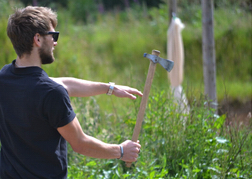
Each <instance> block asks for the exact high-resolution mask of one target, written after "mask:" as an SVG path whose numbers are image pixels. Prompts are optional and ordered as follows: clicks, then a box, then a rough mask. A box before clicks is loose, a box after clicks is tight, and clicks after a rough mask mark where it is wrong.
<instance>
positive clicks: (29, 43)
mask: <svg viewBox="0 0 252 179" xmlns="http://www.w3.org/2000/svg"><path fill="white" fill-rule="evenodd" d="M56 25H57V15H56V13H55V12H53V11H52V10H51V9H49V8H45V7H31V6H28V7H26V8H24V9H18V10H16V12H15V13H14V14H13V15H11V16H10V18H9V21H8V26H7V34H8V36H9V38H10V40H11V42H12V44H13V47H14V49H15V51H16V53H17V59H16V60H14V61H13V62H12V63H11V64H8V65H5V66H4V67H3V68H2V69H1V71H0V140H1V145H2V146H1V155H0V178H15V179H17V178H33V179H34V178H57V179H58V178H67V145H66V141H67V142H69V144H70V145H71V147H72V148H73V150H74V151H75V152H78V153H80V154H83V155H86V156H89V157H94V158H104V159H117V158H118V159H121V160H123V161H125V162H134V161H136V160H137V157H138V153H139V151H140V148H141V145H140V144H139V142H132V141H130V140H126V141H125V142H123V143H121V144H120V145H117V144H107V143H104V142H102V141H100V140H98V139H96V138H94V137H91V136H88V135H86V134H85V133H84V132H83V131H82V128H81V126H80V124H79V122H78V119H77V117H76V115H75V113H74V111H73V109H72V107H71V104H70V100H69V96H79V97H84V96H92V95H98V94H104V93H108V94H114V95H116V96H118V97H128V98H130V99H135V98H136V97H135V96H134V94H136V95H139V96H142V93H141V92H139V91H138V90H136V89H134V88H130V87H126V86H119V85H113V84H106V83H100V82H91V81H85V80H80V79H75V78H64V77H63V78H49V77H48V76H47V74H46V73H45V71H43V70H42V69H41V65H42V64H49V63H52V62H53V61H54V57H53V50H54V47H55V46H56V45H57V39H58V36H59V32H55V28H56Z"/></svg>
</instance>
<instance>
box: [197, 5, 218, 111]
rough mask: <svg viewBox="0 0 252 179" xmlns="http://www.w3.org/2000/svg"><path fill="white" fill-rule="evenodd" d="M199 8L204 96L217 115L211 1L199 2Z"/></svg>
mask: <svg viewBox="0 0 252 179" xmlns="http://www.w3.org/2000/svg"><path fill="white" fill-rule="evenodd" d="M201 6H202V50H203V70H204V84H205V95H206V96H207V98H208V100H211V104H210V106H211V107H212V108H214V109H215V110H216V114H217V95H216V64H215V43H214V19H213V0H201Z"/></svg>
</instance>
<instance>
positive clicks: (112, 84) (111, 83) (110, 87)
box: [107, 82, 115, 95]
mask: <svg viewBox="0 0 252 179" xmlns="http://www.w3.org/2000/svg"><path fill="white" fill-rule="evenodd" d="M109 84H110V86H109V89H108V92H107V95H112V93H113V91H114V87H115V83H113V82H109Z"/></svg>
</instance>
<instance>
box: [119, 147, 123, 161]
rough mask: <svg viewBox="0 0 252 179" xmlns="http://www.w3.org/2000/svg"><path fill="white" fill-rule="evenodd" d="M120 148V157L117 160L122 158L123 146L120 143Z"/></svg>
mask: <svg viewBox="0 0 252 179" xmlns="http://www.w3.org/2000/svg"><path fill="white" fill-rule="evenodd" d="M120 149H121V157H120V158H119V160H120V159H122V158H123V146H122V145H120Z"/></svg>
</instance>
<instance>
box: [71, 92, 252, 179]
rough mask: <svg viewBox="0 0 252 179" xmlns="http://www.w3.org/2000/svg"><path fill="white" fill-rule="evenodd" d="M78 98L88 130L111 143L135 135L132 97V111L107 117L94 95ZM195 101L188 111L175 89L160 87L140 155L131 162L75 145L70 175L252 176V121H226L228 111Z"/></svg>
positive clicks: (76, 102) (149, 108)
mask: <svg viewBox="0 0 252 179" xmlns="http://www.w3.org/2000/svg"><path fill="white" fill-rule="evenodd" d="M202 98H203V97H202ZM73 103H74V106H75V108H76V110H77V112H78V114H77V116H78V118H79V120H80V123H81V125H82V126H83V130H84V131H85V132H87V133H90V134H91V135H94V136H95V137H97V138H99V139H101V140H103V141H106V142H109V143H120V142H122V141H124V140H125V139H126V138H128V136H131V135H132V131H133V128H134V125H135V120H136V117H135V116H136V113H137V109H131V108H130V107H129V106H132V104H130V103H129V102H128V103H126V104H125V105H126V106H128V109H129V110H126V111H125V114H126V115H118V114H117V116H114V115H115V114H105V116H106V117H104V118H100V111H99V106H98V104H97V103H96V101H95V100H94V98H91V99H90V100H87V101H85V102H84V101H82V100H81V99H77V100H74V102H73ZM136 103H138V101H136ZM135 105H136V106H139V104H135ZM133 106H134V105H133ZM190 107H191V111H190V114H186V113H183V111H182V109H180V108H179V107H178V106H177V105H175V104H174V103H173V102H172V98H171V97H170V94H169V95H168V96H167V93H166V92H165V91H161V92H160V91H158V89H156V88H154V90H153V91H152V93H151V95H150V97H149V103H148V106H147V109H146V116H145V118H144V123H143V126H142V130H141V134H140V136H139V140H140V143H141V145H142V149H141V153H140V156H139V158H138V161H137V162H136V163H134V164H133V166H132V167H131V168H126V167H125V164H124V162H122V161H118V160H99V159H93V158H88V157H83V156H81V155H78V154H76V153H74V152H73V151H71V149H70V150H69V156H70V157H69V178H239V177H240V178H249V177H251V176H252V173H251V164H252V162H251V161H252V157H251V156H252V155H251V152H252V151H251V137H252V133H251V127H252V123H251V122H250V124H249V125H248V126H247V127H245V126H243V128H241V127H239V126H235V127H231V126H226V124H225V122H226V115H222V116H216V115H215V114H214V112H213V110H212V109H210V108H207V107H205V102H204V100H203V99H201V100H199V101H198V100H197V101H196V100H195V101H194V103H193V104H192V105H191V106H190ZM115 118H116V119H115ZM122 129H124V130H122Z"/></svg>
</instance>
